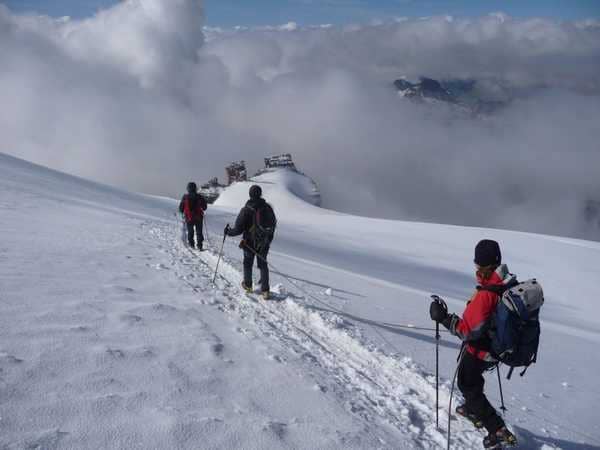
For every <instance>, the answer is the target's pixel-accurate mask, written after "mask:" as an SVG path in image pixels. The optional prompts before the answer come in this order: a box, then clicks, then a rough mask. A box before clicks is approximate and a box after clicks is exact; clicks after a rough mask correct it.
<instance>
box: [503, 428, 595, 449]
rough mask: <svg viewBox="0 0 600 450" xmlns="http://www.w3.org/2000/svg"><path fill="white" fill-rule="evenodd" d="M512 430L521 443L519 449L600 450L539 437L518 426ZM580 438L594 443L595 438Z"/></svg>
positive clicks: (583, 443)
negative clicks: (542, 447)
mask: <svg viewBox="0 0 600 450" xmlns="http://www.w3.org/2000/svg"><path fill="white" fill-rule="evenodd" d="M513 428H514V430H515V432H516V433H517V435H518V436H519V440H520V442H522V443H520V444H519V448H523V449H531V450H533V449H539V448H540V447H541V446H544V445H548V444H550V445H552V446H554V447H557V448H560V449H562V450H600V446H598V445H592V444H589V443H587V442H572V441H567V440H564V439H558V438H553V437H549V436H539V435H536V434H534V433H532V432H531V431H529V430H526V429H525V428H521V427H518V426H513ZM572 431H573V433H577V434H579V435H581V433H580V432H577V431H574V430H572ZM582 438H585V439H586V440H593V441H596V439H595V438H593V437H592V436H588V435H584V436H582Z"/></svg>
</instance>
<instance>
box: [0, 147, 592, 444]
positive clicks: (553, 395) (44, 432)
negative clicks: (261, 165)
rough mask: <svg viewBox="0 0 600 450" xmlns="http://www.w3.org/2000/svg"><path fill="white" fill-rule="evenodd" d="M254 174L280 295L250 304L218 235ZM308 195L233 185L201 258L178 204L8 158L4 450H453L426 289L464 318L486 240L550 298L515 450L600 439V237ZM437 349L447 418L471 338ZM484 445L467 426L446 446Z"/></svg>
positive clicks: (1, 266) (523, 395)
mask: <svg viewBox="0 0 600 450" xmlns="http://www.w3.org/2000/svg"><path fill="white" fill-rule="evenodd" d="M185 181H187V180H184V181H182V183H183V186H182V188H183V187H184V186H185ZM253 183H259V184H260V185H261V186H262V187H263V192H264V196H265V198H266V199H267V201H269V202H270V203H272V204H273V206H274V208H275V210H276V212H277V215H278V219H279V225H278V231H277V234H276V238H275V241H274V243H273V247H272V253H271V254H270V255H269V258H270V263H271V269H272V277H273V280H272V284H273V286H274V287H275V289H274V291H275V292H276V296H275V298H276V300H278V301H273V302H264V301H260V300H258V299H257V298H256V297H255V296H254V295H253V294H250V295H246V294H245V293H244V292H242V290H241V289H240V287H239V284H240V281H241V258H240V250H239V249H238V242H237V240H235V239H228V240H226V241H223V237H222V235H221V231H220V230H222V229H223V228H224V226H225V224H226V223H228V222H229V223H231V222H232V221H233V220H234V219H235V215H236V214H237V212H238V211H239V208H240V207H241V206H242V205H243V203H244V202H245V200H246V199H247V191H248V187H249V186H250V185H251V184H253ZM313 188H314V187H313V186H312V185H311V183H310V182H309V181H308V179H307V178H306V177H302V176H301V175H300V174H298V173H295V172H293V171H286V170H275V171H267V172H265V173H263V174H261V175H259V176H257V177H256V178H254V179H252V180H249V181H248V182H246V183H235V184H234V185H232V186H231V187H230V188H228V189H227V190H226V191H225V192H224V193H223V195H222V196H221V197H220V198H219V199H218V201H217V203H216V204H215V205H212V206H211V207H209V209H208V213H207V216H206V221H205V225H206V227H205V232H206V237H207V238H208V241H207V244H208V248H209V250H208V251H205V252H197V251H194V250H191V249H189V248H187V247H186V246H185V245H184V244H183V241H182V231H183V230H182V227H181V223H180V221H179V218H178V217H177V216H176V214H175V211H176V206H177V201H175V200H169V199H158V198H154V197H148V196H144V195H138V194H132V193H127V192H123V191H120V190H118V189H114V188H109V187H106V186H103V185H99V184H96V183H93V182H89V181H86V180H83V179H79V178H75V177H72V176H69V175H65V174H62V173H59V172H55V171H51V170H48V169H45V168H43V167H40V166H36V165H33V164H30V163H27V162H24V161H22V160H18V159H15V158H12V157H9V156H5V155H2V154H0V210H1V217H2V221H0V232H1V233H2V236H4V237H5V238H4V239H3V240H2V241H1V243H0V279H2V292H1V293H0V296H1V301H0V448H2V449H4V448H6V449H21V448H43V449H63V448H64V449H67V448H77V449H88V448H89V449H97V448H123V449H125V448H127V449H133V448H140V449H146V448H160V449H171V448H189V449H196V448H231V449H234V448H244V449H281V448H294V449H317V448H318V449H340V448H344V449H412V448H420V449H433V448H441V447H445V445H446V438H445V429H437V428H436V426H435V381H434V376H433V369H434V348H435V347H434V342H435V340H434V337H433V332H432V331H431V326H432V324H431V322H430V321H429V319H428V314H427V307H428V303H429V294H431V293H434V292H435V293H438V294H440V295H442V296H443V297H444V298H446V300H447V301H448V304H449V307H450V309H451V310H453V311H456V312H460V311H461V310H462V308H463V307H464V301H465V300H466V299H467V298H468V297H469V295H470V294H471V293H472V290H473V287H474V282H473V279H472V273H471V272H472V263H471V259H472V255H471V253H472V247H473V244H474V243H475V242H477V241H478V240H479V239H480V238H482V237H491V238H495V239H497V240H499V241H500V242H501V243H502V245H503V249H504V254H505V259H506V260H507V262H508V263H509V264H510V265H511V269H512V270H513V271H514V272H516V273H517V274H519V275H520V276H521V278H529V277H532V276H536V277H537V278H538V279H539V280H541V281H542V282H543V283H544V287H545V290H546V295H547V298H546V305H545V309H544V312H543V314H544V317H543V323H542V328H543V331H542V333H543V334H542V342H541V349H540V359H539V361H538V363H537V364H536V365H535V366H534V367H532V368H531V369H530V370H529V371H528V373H527V376H526V377H524V378H522V379H521V378H519V377H514V378H513V380H512V381H511V382H510V383H509V382H505V384H504V394H505V397H506V400H507V404H508V408H509V410H508V412H507V414H506V419H507V422H508V423H509V425H510V427H511V429H513V430H514V431H515V432H516V433H517V435H518V437H519V440H520V443H521V447H520V448H529V449H538V448H539V449H541V448H543V449H556V448H563V449H576V450H581V449H593V448H599V447H600V429H599V428H598V423H597V420H596V414H595V409H596V405H597V404H598V402H599V401H600V394H599V389H598V387H597V380H596V372H597V369H598V362H597V361H596V360H595V359H594V358H593V357H590V355H595V354H596V353H597V351H596V349H597V346H598V343H600V320H598V318H597V317H598V315H597V314H596V311H597V305H596V299H597V298H598V297H599V296H600V287H599V286H598V283H593V282H591V283H590V282H589V281H590V280H595V279H597V278H598V277H597V275H598V273H597V268H596V264H595V262H596V261H598V259H599V257H600V244H598V243H594V242H587V241H581V240H574V239H566V238H559V237H551V236H543V235H534V234H526V233H515V232H508V231H501V230H489V229H478V228H467V227H455V226H446V225H436V224H422V223H411V222H400V221H387V220H375V219H369V218H362V217H353V216H350V215H346V214H341V213H337V212H334V211H329V210H326V209H323V208H318V207H316V206H314V205H315V203H316V202H315V191H314V189H313ZM223 242H224V257H223V260H221V263H220V266H219V272H218V275H217V278H216V281H215V283H212V277H213V276H214V273H215V272H214V271H215V267H216V264H217V259H218V254H217V253H218V250H219V248H220V246H221V244H222V243H223ZM565 261H568V264H564V262H565ZM440 345H441V347H440V357H441V360H440V369H441V374H442V385H441V391H440V401H441V408H440V411H439V412H440V420H441V424H443V427H445V424H446V420H447V419H448V415H447V402H448V399H449V388H450V383H449V379H450V377H451V375H452V372H453V370H454V368H455V364H456V355H457V352H458V348H459V343H458V342H456V340H455V339H453V338H452V337H450V336H449V335H447V334H444V336H443V337H442V340H441V343H440ZM494 382H495V374H491V375H490V376H488V377H487V383H486V391H487V392H488V394H489V396H490V399H491V400H492V401H493V402H495V403H496V402H498V395H497V390H496V387H495V386H494ZM457 401H459V399H457ZM443 427H442V428H443ZM482 438H483V434H482V433H480V432H478V431H476V430H474V429H473V428H472V427H471V426H470V424H469V423H465V422H464V421H461V420H453V421H452V448H454V449H469V448H481V441H482Z"/></svg>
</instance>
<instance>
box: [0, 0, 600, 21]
mask: <svg viewBox="0 0 600 450" xmlns="http://www.w3.org/2000/svg"><path fill="white" fill-rule="evenodd" d="M116 2H117V0H0V3H3V4H5V5H7V6H8V7H9V8H10V9H11V10H13V11H17V12H36V13H42V14H48V15H51V16H72V17H85V16H90V15H92V14H94V12H95V11H97V10H98V9H100V8H105V7H108V6H110V5H112V4H114V3H116ZM204 5H205V9H206V24H207V25H211V26H225V27H228V26H233V25H270V24H280V23H286V22H289V21H295V22H298V23H300V24H303V25H306V24H322V23H334V24H340V23H364V22H369V21H371V20H375V19H386V18H389V17H394V16H409V17H410V16H427V15H440V14H451V15H454V16H480V15H484V14H487V13H490V12H495V11H503V12H506V13H508V14H510V15H513V16H516V17H531V16H536V17H538V16H541V17H550V18H555V19H567V20H572V19H581V18H586V17H596V18H598V17H600V0H205V2H204Z"/></svg>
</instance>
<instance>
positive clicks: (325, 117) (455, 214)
mask: <svg viewBox="0 0 600 450" xmlns="http://www.w3.org/2000/svg"><path fill="white" fill-rule="evenodd" d="M202 14H203V9H202V3H201V2H200V1H197V0H129V1H126V2H123V3H120V4H118V5H116V6H115V7H113V8H111V9H109V10H106V11H103V12H101V13H99V14H98V15H96V16H95V17H93V18H90V19H86V20H81V21H73V20H53V19H49V18H46V17H33V16H20V15H15V14H12V13H11V12H10V11H9V10H8V9H6V8H5V7H2V6H1V5H0V61H2V64H0V99H1V100H2V101H1V106H0V129H1V130H2V133H1V134H0V151H3V152H6V153H10V154H13V155H16V156H19V157H22V158H25V159H28V160H31V161H35V162H38V163H41V164H45V165H49V166H51V167H54V168H57V169H61V170H66V171H68V172H72V173H76V174H78V175H81V176H85V177H89V178H93V179H96V180H100V181H104V182H108V183H111V184H115V185H119V186H123V187H126V188H129V189H134V190H138V191H144V192H151V193H156V194H169V195H177V194H178V193H179V192H180V191H181V190H182V188H183V187H184V186H185V183H186V182H187V181H188V180H189V179H194V180H197V181H204V180H207V179H208V178H210V177H212V176H214V175H218V174H221V173H222V171H223V169H222V168H223V166H224V164H225V163H227V162H229V161H230V160H235V159H245V160H247V161H250V163H251V165H252V163H255V164H256V166H258V163H259V162H260V161H262V157H263V156H265V155H269V154H275V153H282V152H291V153H293V154H294V158H295V159H296V161H297V163H298V165H299V166H300V167H301V168H302V169H303V170H305V171H306V172H307V173H308V174H310V175H311V176H312V177H313V178H315V179H316V180H317V182H318V183H319V185H320V187H321V190H322V194H323V200H324V206H327V207H330V208H334V209H338V210H343V211H348V212H353V213H358V214H365V215H372V216H379V217H387V218H400V219H410V220H426V221H438V222H446V223H456V224H466V225H476V226H492V227H499V228H510V229H519V230H531V231H537V232H545V233H553V234H562V235H570V236H579V237H586V238H591V239H600V203H599V202H600V177H599V176H598V169H597V168H598V167H600V146H599V145H598V142H600V126H598V117H600V114H599V113H600V97H599V95H600V24H599V23H598V22H596V21H593V20H589V21H581V22H555V21H550V20H543V19H528V20H516V19H512V18H510V17H507V16H506V15H503V14H494V15H490V16H486V17H481V18H479V19H469V20H467V19H455V18H450V17H433V18H427V19H401V20H397V21H394V22H391V23H382V24H378V25H370V26H351V27H350V26H349V27H311V28H300V27H297V26H289V25H288V26H283V27H273V28H263V29H254V30H252V29H248V30H234V31H223V30H214V29H203V28H202ZM422 75H424V76H428V77H432V78H438V79H454V78H460V79H475V80H477V82H478V86H479V87H480V89H481V90H482V91H484V92H485V94H486V95H488V96H489V97H490V98H494V97H504V96H507V95H508V96H511V98H512V101H511V102H510V105H509V106H508V107H507V108H504V109H503V110H502V111H501V112H499V113H498V114H496V115H494V116H492V117H490V118H488V119H485V120H481V119H465V118H460V117H457V116H456V114H455V112H454V111H452V109H449V108H446V107H444V106H443V105H415V104H412V103H410V102H407V101H405V100H404V99H400V98H398V97H397V95H396V94H395V92H394V89H393V86H392V81H393V80H395V79H397V78H398V77H400V76H406V77H409V78H416V77H418V76H422Z"/></svg>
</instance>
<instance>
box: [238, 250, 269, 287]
mask: <svg viewBox="0 0 600 450" xmlns="http://www.w3.org/2000/svg"><path fill="white" fill-rule="evenodd" d="M268 253H269V249H268V248H267V249H265V250H262V251H261V252H260V253H258V255H259V256H256V255H255V253H254V252H253V251H252V250H249V249H247V248H244V284H245V285H246V286H252V266H253V265H254V258H255V257H256V265H257V266H258V268H259V270H260V285H261V286H260V289H261V291H262V292H267V291H269V290H270V288H269V266H268V264H267V254H268Z"/></svg>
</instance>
